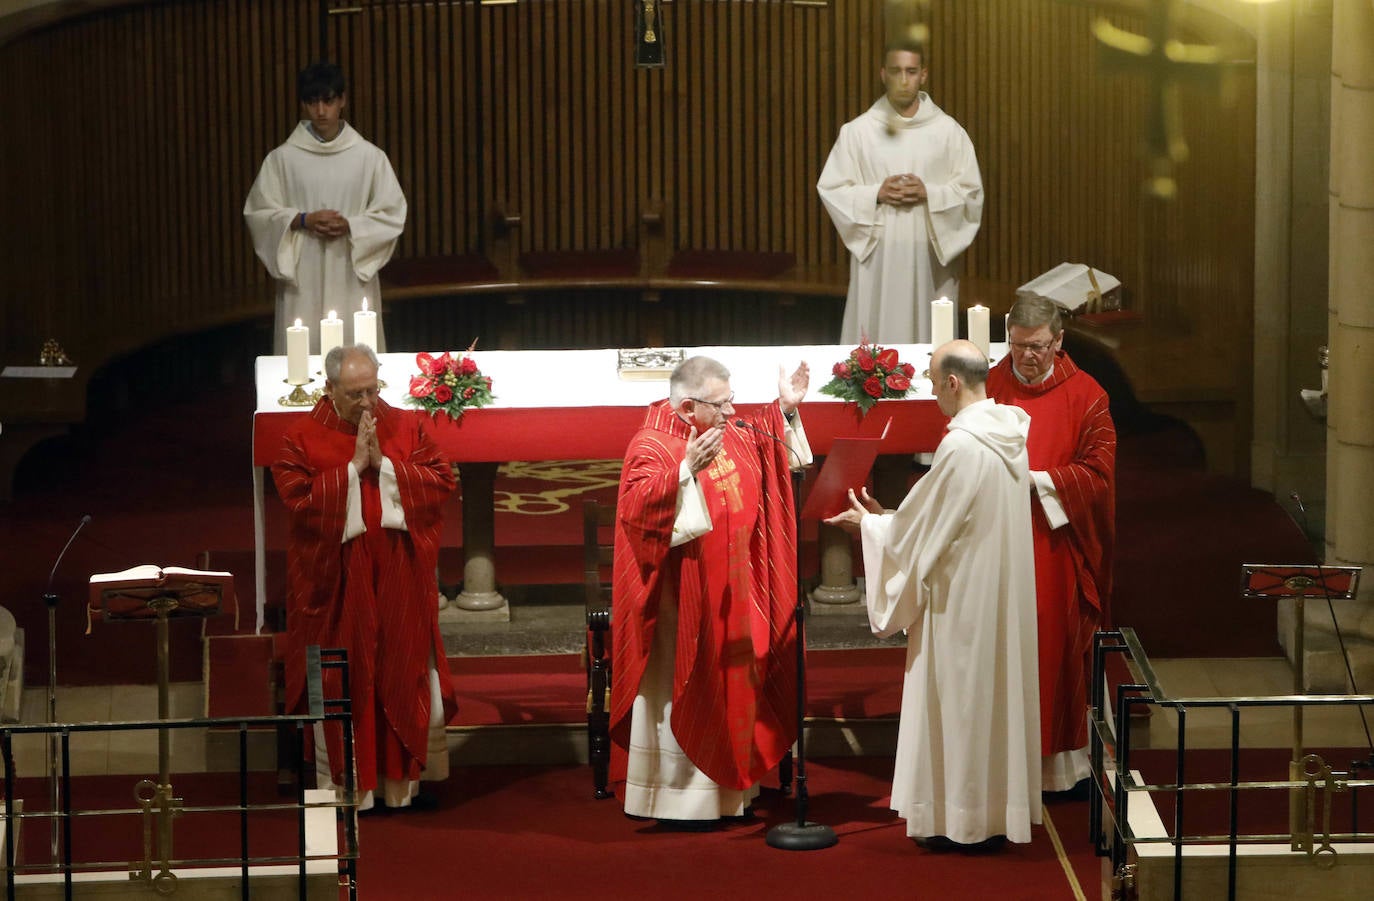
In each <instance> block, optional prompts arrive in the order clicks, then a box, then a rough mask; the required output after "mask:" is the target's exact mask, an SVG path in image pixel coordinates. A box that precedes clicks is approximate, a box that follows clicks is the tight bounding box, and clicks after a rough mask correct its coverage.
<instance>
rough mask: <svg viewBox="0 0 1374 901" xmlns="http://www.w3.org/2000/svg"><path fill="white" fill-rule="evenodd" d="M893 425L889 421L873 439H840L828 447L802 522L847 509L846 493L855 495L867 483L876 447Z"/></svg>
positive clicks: (803, 511)
mask: <svg viewBox="0 0 1374 901" xmlns="http://www.w3.org/2000/svg"><path fill="white" fill-rule="evenodd" d="M891 425H892V420H891V419H889V420H888V421H887V422H886V423H885V424H884V425H883V431H882V434H880V435H878V436H877V437H872V438H860V437H839V438H836V439H835V440H834V442H833V443H832V444H831V445H830V453H829V454H827V455H826V457H825V465H823V466H822V467H821V471H820V474H819V475H818V476H816V481H815V482H814V483H813V484H812V485H811V491H810V493H808V494H807V496H806V503H805V504H803V505H802V519H829V518H830V517H832V516H834V515H836V514H838V513H841V512H843V511H845V510H847V509H849V489H851V488H853V489H855V490H856V491H857V490H858V489H859V487H860V486H861V485H866V484H867V483H868V474H869V472H870V471H872V469H873V461H874V460H876V459H877V458H878V446H879V445H880V444H881V443H882V440H883V439H884V438H886V437H887V430H888V428H889V427H890V426H891Z"/></svg>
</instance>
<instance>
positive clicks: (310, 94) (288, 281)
mask: <svg viewBox="0 0 1374 901" xmlns="http://www.w3.org/2000/svg"><path fill="white" fill-rule="evenodd" d="M296 92H297V94H298V96H299V98H300V103H301V116H302V119H301V121H300V122H299V123H298V124H297V125H296V129H295V131H293V132H291V136H290V137H288V138H287V139H286V141H285V142H284V143H283V144H282V145H281V146H279V147H277V148H276V149H275V150H273V151H272V152H271V153H269V154H268V155H267V159H265V160H263V163H262V168H261V169H260V170H259V171H258V177H257V180H256V181H254V182H253V188H252V190H251V191H249V192H248V200H247V202H245V203H244V205H243V218H244V219H245V220H246V221H247V223H248V231H249V232H250V233H251V234H252V236H253V249H254V250H255V251H256V252H257V254H258V259H260V260H262V263H263V265H264V266H266V267H267V271H268V273H269V274H271V276H272V278H273V279H275V280H276V282H277V320H276V329H275V331H274V332H273V334H274V335H276V346H275V348H274V352H276V353H278V354H281V353H285V352H286V351H285V346H284V345H285V340H286V339H285V336H286V328H287V326H289V325H292V324H293V323H294V321H295V320H296V319H300V320H301V322H302V324H305V325H309V326H311V329H310V341H311V348H310V352H311V353H319V351H320V346H319V330H318V329H317V328H316V327H315V326H316V325H317V324H318V323H319V321H320V320H321V319H323V318H324V317H325V316H326V315H328V313H329V312H330V311H331V310H332V311H334V312H335V313H336V314H337V315H338V317H339V318H340V319H342V320H343V322H344V329H345V332H344V343H345V344H353V343H355V339H354V337H353V335H352V334H351V330H352V328H353V317H352V316H350V315H348V314H349V312H351V311H357V310H360V309H362V303H363V299H364V298H366V299H367V301H368V308H369V309H372V310H380V308H381V289H380V287H379V282H378V279H377V272H378V271H379V270H380V269H381V268H382V267H383V266H385V265H386V263H387V261H388V260H390V259H391V253H392V251H393V250H395V249H396V239H397V238H398V237H400V235H401V229H402V228H403V227H404V226H405V222H406V198H405V194H403V193H402V192H401V184H400V182H398V181H397V180H396V173H395V172H394V171H393V170H392V168H391V162H390V161H389V160H388V159H387V158H386V154H385V153H383V152H382V151H381V149H380V148H378V147H377V146H376V145H375V144H372V143H371V142H369V141H367V140H365V139H364V138H363V136H362V135H360V134H358V132H357V131H355V130H354V129H353V128H352V126H350V125H349V124H348V123H347V122H345V121H344V119H343V112H344V108H345V107H346V106H347V105H348V94H347V83H346V82H345V80H344V74H343V70H342V69H340V68H339V67H338V66H336V65H334V64H333V63H327V62H319V63H312V64H311V65H309V66H307V67H306V68H305V69H303V70H302V71H301V73H300V75H299V76H297V79H296ZM377 343H378V345H383V346H384V341H383V338H382V334H381V331H380V324H379V326H378V334H377ZM383 346H378V347H377V348H376V349H377V350H382V349H383Z"/></svg>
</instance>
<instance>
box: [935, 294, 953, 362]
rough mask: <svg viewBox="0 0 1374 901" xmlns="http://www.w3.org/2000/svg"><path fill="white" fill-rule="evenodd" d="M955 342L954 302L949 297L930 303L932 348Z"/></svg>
mask: <svg viewBox="0 0 1374 901" xmlns="http://www.w3.org/2000/svg"><path fill="white" fill-rule="evenodd" d="M953 340H954V302H953V301H951V300H950V299H949V298H948V297H941V298H940V299H939V300H932V301H931V302H930V347H931V349H932V350H934V349H935V348H937V347H939V346H940V345H942V344H945V343H947V342H950V341H953Z"/></svg>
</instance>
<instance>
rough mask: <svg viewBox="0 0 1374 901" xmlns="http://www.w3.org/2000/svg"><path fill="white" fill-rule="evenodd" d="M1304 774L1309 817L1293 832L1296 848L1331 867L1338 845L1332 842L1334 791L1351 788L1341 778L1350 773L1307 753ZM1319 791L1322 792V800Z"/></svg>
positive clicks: (1303, 768) (1326, 868)
mask: <svg viewBox="0 0 1374 901" xmlns="http://www.w3.org/2000/svg"><path fill="white" fill-rule="evenodd" d="M1302 775H1303V777H1304V778H1305V779H1306V781H1307V789H1306V804H1305V807H1306V811H1307V819H1306V823H1305V825H1304V828H1303V829H1302V830H1301V831H1298V832H1296V833H1295V834H1294V835H1293V850H1294V851H1306V852H1307V856H1308V857H1312V858H1315V859H1316V864H1317V866H1319V867H1321V868H1322V869H1323V870H1329V869H1331V868H1332V867H1333V866H1335V865H1336V849H1335V848H1334V847H1332V845H1331V803H1332V801H1333V800H1335V799H1334V798H1333V797H1332V795H1334V794H1335V793H1336V792H1343V791H1347V790H1348V789H1349V788H1350V785H1349V783H1347V782H1346V780H1344V779H1341V778H1339V777H1341V776H1348V775H1350V774H1349V773H1336V772H1333V771H1332V769H1331V764H1329V763H1327V762H1326V761H1325V760H1323V759H1322V758H1321V757H1320V756H1318V755H1316V754H1308V755H1307V756H1306V757H1304V758H1303V759H1302ZM1318 792H1320V793H1321V798H1320V800H1318V797H1317V795H1318ZM1319 805H1320V807H1321V809H1322V828H1321V831H1320V832H1318V831H1317V807H1318V806H1319ZM1317 836H1321V839H1322V841H1321V844H1320V845H1318V844H1317Z"/></svg>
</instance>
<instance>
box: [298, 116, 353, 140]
mask: <svg viewBox="0 0 1374 901" xmlns="http://www.w3.org/2000/svg"><path fill="white" fill-rule="evenodd" d="M347 124H348V123H347V122H340V123H339V132H338V134H336V135H334V138H333V140H335V141H337V140H338V139H339V135H342V134H343V133H344V126H345V125H347ZM305 130H306V131H308V132H310V137H312V138H314V139H315V140H317V141H319V142H320V143H321V144H328V143H331V142H330V141H326V140H325V139H324V138H322V137H320V133H319V132H318V131H316V130H315V124H314V123H313V122H310V121H309V120H307V121H306V123H305Z"/></svg>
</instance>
